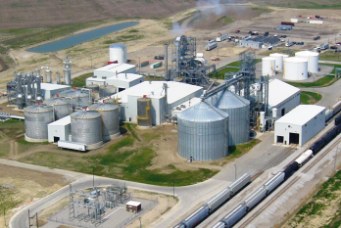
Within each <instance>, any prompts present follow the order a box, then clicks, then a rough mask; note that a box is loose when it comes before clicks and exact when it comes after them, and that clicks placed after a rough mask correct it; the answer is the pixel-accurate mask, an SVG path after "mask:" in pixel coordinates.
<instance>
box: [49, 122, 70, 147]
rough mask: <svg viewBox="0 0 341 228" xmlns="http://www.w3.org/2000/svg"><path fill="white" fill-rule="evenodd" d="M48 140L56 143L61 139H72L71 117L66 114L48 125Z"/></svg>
mask: <svg viewBox="0 0 341 228" xmlns="http://www.w3.org/2000/svg"><path fill="white" fill-rule="evenodd" d="M47 131H48V141H49V142H52V143H56V142H58V141H59V140H62V141H70V138H69V137H70V135H71V117H70V116H66V117H64V118H62V119H59V120H57V121H55V122H52V123H50V124H48V125H47Z"/></svg>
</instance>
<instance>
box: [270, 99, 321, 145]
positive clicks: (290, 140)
mask: <svg viewBox="0 0 341 228" xmlns="http://www.w3.org/2000/svg"><path fill="white" fill-rule="evenodd" d="M324 111H325V108H324V107H321V106H317V105H299V106H297V107H296V108H295V109H293V110H292V111H290V112H289V113H288V114H286V115H285V116H283V117H282V118H280V119H278V120H277V121H276V122H275V139H274V140H275V143H283V144H284V145H289V144H298V145H300V146H302V145H303V144H305V143H306V142H307V141H308V140H310V139H311V138H312V137H314V136H315V135H316V134H317V133H318V132H319V131H321V130H322V129H323V128H324V126H325V115H324Z"/></svg>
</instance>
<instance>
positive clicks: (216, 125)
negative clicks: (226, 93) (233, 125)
mask: <svg viewBox="0 0 341 228" xmlns="http://www.w3.org/2000/svg"><path fill="white" fill-rule="evenodd" d="M227 127H228V114H227V113H225V112H222V111H221V110H219V109H217V108H215V107H213V106H212V105H210V104H208V103H207V102H205V101H202V102H200V103H199V104H197V105H195V106H193V107H191V108H189V109H187V110H185V111H183V112H181V113H179V114H178V149H179V153H180V155H181V156H182V157H185V158H187V159H191V160H192V159H193V160H201V161H204V160H216V159H220V158H223V157H224V156H226V155H227V153H228V141H227V140H228V137H227Z"/></svg>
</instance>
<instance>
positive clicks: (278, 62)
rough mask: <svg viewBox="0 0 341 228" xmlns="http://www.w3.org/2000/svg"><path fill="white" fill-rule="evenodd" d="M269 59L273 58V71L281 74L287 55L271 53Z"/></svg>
mask: <svg viewBox="0 0 341 228" xmlns="http://www.w3.org/2000/svg"><path fill="white" fill-rule="evenodd" d="M270 57H272V58H275V70H276V71H277V72H283V61H284V59H286V58H288V57H289V55H286V54H282V53H273V54H270Z"/></svg>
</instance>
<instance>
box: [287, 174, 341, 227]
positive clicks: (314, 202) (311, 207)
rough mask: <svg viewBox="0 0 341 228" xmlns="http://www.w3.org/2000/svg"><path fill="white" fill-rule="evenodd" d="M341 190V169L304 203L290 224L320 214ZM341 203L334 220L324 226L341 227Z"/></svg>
mask: <svg viewBox="0 0 341 228" xmlns="http://www.w3.org/2000/svg"><path fill="white" fill-rule="evenodd" d="M340 190H341V171H338V172H337V173H336V174H335V175H334V176H333V177H331V178H329V179H328V180H327V181H326V182H324V183H323V184H322V185H321V187H320V189H319V190H318V192H317V193H316V194H315V195H314V196H313V197H312V198H311V199H310V200H309V202H307V203H306V204H305V205H303V206H302V207H301V208H300V209H299V211H298V212H297V213H296V215H295V216H294V217H293V218H292V219H291V220H290V221H289V225H290V224H291V225H293V224H297V223H301V222H305V220H303V219H309V217H312V216H319V215H320V214H321V213H322V211H323V210H324V209H325V208H327V207H328V206H329V202H330V200H333V199H335V197H337V196H338V194H339V193H338V192H339V191H340ZM340 211H341V204H339V208H338V211H337V213H336V214H335V216H334V218H333V219H332V221H331V222H330V223H329V224H328V225H326V226H324V227H339V224H341V216H340V214H341V213H340Z"/></svg>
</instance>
